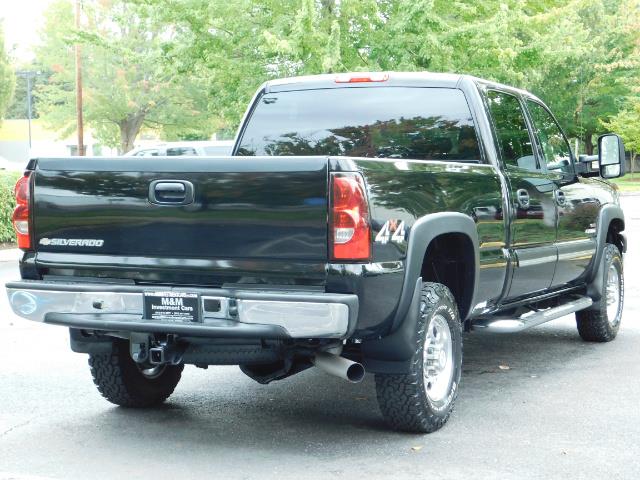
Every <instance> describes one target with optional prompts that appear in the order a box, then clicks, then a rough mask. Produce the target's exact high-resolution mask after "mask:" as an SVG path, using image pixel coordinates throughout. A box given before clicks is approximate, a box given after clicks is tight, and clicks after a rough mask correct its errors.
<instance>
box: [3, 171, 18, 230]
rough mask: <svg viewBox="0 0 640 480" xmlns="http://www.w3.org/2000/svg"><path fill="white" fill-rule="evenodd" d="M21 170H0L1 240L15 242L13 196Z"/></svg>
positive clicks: (14, 202)
mask: <svg viewBox="0 0 640 480" xmlns="http://www.w3.org/2000/svg"><path fill="white" fill-rule="evenodd" d="M20 175H21V173H20V172H7V171H3V170H0V242H15V241H16V233H15V232H14V231H13V225H12V224H11V216H12V215H13V209H14V208H15V206H16V201H15V198H14V196H13V187H15V185H16V182H17V181H18V178H19V177H20Z"/></svg>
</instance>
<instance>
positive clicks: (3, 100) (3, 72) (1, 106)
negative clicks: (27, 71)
mask: <svg viewBox="0 0 640 480" xmlns="http://www.w3.org/2000/svg"><path fill="white" fill-rule="evenodd" d="M15 85H16V80H15V75H14V73H13V69H12V68H11V65H10V63H9V58H8V57H7V54H6V52H5V49H4V32H3V30H2V24H0V120H2V118H3V117H4V114H5V112H6V110H7V108H8V107H9V104H10V103H11V99H12V98H13V91H14V89H15Z"/></svg>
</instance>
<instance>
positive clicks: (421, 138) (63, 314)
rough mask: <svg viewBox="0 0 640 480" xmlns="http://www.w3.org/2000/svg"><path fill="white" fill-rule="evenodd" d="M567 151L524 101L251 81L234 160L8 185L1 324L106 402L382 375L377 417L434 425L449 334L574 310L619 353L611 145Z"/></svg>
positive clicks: (83, 161) (617, 172)
mask: <svg viewBox="0 0 640 480" xmlns="http://www.w3.org/2000/svg"><path fill="white" fill-rule="evenodd" d="M598 146H599V156H597V157H581V158H578V159H576V158H574V155H573V154H572V152H571V148H570V146H569V143H568V142H567V139H566V138H565V135H564V134H563V132H562V130H561V129H560V127H559V126H558V124H557V122H556V120H555V119H554V117H553V115H552V114H551V113H550V112H549V110H548V109H547V107H546V106H545V105H544V103H542V102H541V101H540V100H539V99H538V98H536V97H535V96H533V95H531V94H530V93H527V92H525V91H522V90H518V89H515V88H510V87H507V86H504V85H498V84H495V83H491V82H488V81H484V80H480V79H477V78H473V77H469V76H463V75H449V74H431V73H371V74H365V73H356V74H340V75H321V76H312V77H301V78H289V79H283V80H276V81H270V82H267V83H266V84H264V85H263V86H261V87H260V89H259V91H258V93H257V94H256V96H255V97H254V99H253V101H252V102H251V104H250V106H249V109H248V110H247V113H246V115H245V118H244V120H243V122H242V124H241V127H240V129H239V130H238V134H237V138H236V142H235V146H234V149H233V155H232V156H230V157H180V158H176V157H154V158H122V157H121V158H82V157H71V158H38V159H34V160H32V161H31V162H30V164H29V166H28V169H27V171H26V172H25V175H24V177H23V178H21V179H20V180H19V181H18V184H17V186H16V199H17V205H18V206H17V208H16V211H15V214H14V225H15V228H16V231H17V235H18V242H19V246H20V248H22V249H23V250H24V255H23V258H22V260H21V262H20V271H21V276H22V279H21V280H20V281H15V282H11V283H8V284H7V286H6V287H7V292H8V295H9V299H10V302H11V306H12V308H13V310H14V311H15V313H16V314H18V315H20V316H22V317H24V318H27V319H29V320H35V321H39V322H44V323H48V324H54V325H61V326H65V327H68V328H69V329H70V337H71V348H72V349H73V350H74V351H76V352H84V353H88V354H89V364H90V366H91V373H92V375H93V379H94V382H95V384H96V385H97V387H98V389H99V391H100V392H101V393H102V395H103V396H104V397H106V399H107V400H109V401H111V402H113V403H115V404H118V405H122V406H128V407H147V406H152V405H156V404H158V403H160V402H163V401H164V400H166V398H167V397H168V396H169V395H170V394H171V393H172V392H173V390H174V388H175V386H176V384H177V383H178V381H179V380H180V376H181V372H182V370H183V366H184V365H185V364H192V365H196V366H198V367H202V368H207V366H209V365H239V366H240V369H241V370H242V372H244V373H245V374H246V375H248V376H250V377H251V378H253V379H255V380H257V381H258V382H261V383H268V382H271V381H273V380H278V379H283V378H285V377H288V376H290V375H292V374H295V373H297V372H300V371H303V370H305V369H307V368H309V367H312V366H316V367H318V368H320V369H322V370H324V371H326V372H328V373H332V374H334V375H338V376H340V377H343V378H345V379H347V380H350V381H354V382H355V381H360V380H361V379H362V378H363V376H364V375H365V371H366V372H370V373H372V374H375V385H376V390H377V396H378V400H379V405H380V409H381V411H382V414H383V416H384V417H385V418H386V419H387V420H388V422H389V424H390V425H391V426H393V427H395V428H398V429H401V430H405V431H415V432H431V431H434V430H436V429H438V428H440V427H441V426H442V425H443V424H444V423H445V422H446V420H447V418H448V417H449V415H450V413H451V411H452V408H453V404H454V401H455V398H456V396H457V392H458V384H459V381H460V373H461V364H462V332H463V330H469V331H475V332H479V333H481V332H517V331H520V330H523V329H525V328H528V327H532V326H535V325H539V324H541V323H543V322H546V321H549V320H552V319H555V318H558V317H560V316H563V315H567V314H569V313H573V312H575V313H576V319H577V326H578V333H579V334H580V336H581V337H582V338H584V339H585V340H587V341H596V342H605V341H610V340H612V339H613V338H614V337H615V336H616V333H617V331H618V328H619V325H620V320H621V313H622V303H623V286H624V284H623V275H622V274H623V269H622V255H623V252H624V251H625V248H626V246H625V245H626V242H625V237H624V235H623V233H622V232H623V230H624V215H623V212H622V210H621V208H620V205H619V198H618V191H617V190H616V188H615V187H614V186H613V185H611V184H610V183H609V182H607V181H606V180H604V179H606V178H611V177H618V176H621V175H622V174H623V173H624V147H623V145H622V142H621V141H620V139H619V138H618V137H617V136H616V135H604V136H602V137H600V139H599V141H598Z"/></svg>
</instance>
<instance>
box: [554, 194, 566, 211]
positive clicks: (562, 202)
mask: <svg viewBox="0 0 640 480" xmlns="http://www.w3.org/2000/svg"><path fill="white" fill-rule="evenodd" d="M553 196H554V197H556V203H557V204H558V205H559V206H561V207H562V206H564V205H565V204H566V203H567V197H566V196H565V194H564V192H563V191H562V190H555V191H554V192H553Z"/></svg>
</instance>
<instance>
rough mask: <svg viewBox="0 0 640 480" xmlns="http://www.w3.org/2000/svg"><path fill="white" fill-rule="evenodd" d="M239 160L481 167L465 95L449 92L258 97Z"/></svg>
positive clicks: (379, 90)
mask: <svg viewBox="0 0 640 480" xmlns="http://www.w3.org/2000/svg"><path fill="white" fill-rule="evenodd" d="M237 155H285V156H286V155H344V156H351V157H379V158H400V159H416V160H445V161H465V162H480V151H479V148H478V139H477V137H476V132H475V129H474V127H473V120H472V118H471V113H470V111H469V106H468V105H467V102H466V100H465V97H464V94H463V93H462V92H461V91H460V90H457V89H449V88H405V87H375V88H334V89H326V90H302V91H290V92H280V93H269V94H266V95H264V96H262V97H261V98H260V99H259V100H258V104H257V105H256V107H255V109H254V111H253V113H252V115H251V118H250V120H249V122H248V124H247V127H246V129H245V131H244V133H243V135H242V138H241V140H240V144H239V147H238V151H237Z"/></svg>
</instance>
